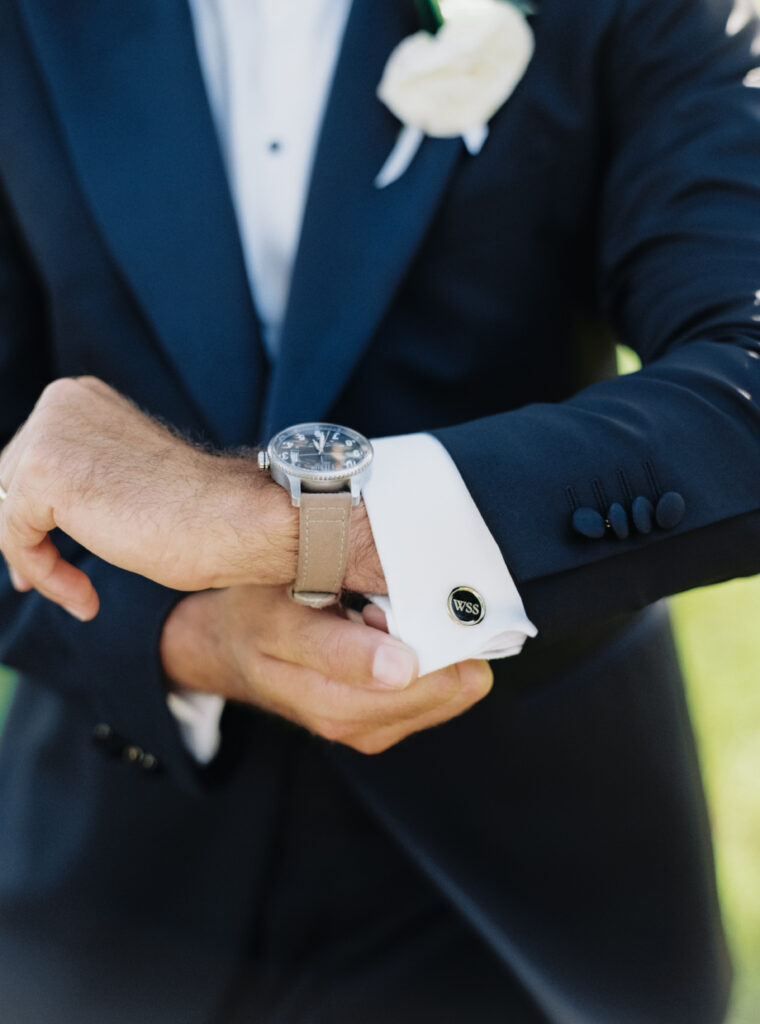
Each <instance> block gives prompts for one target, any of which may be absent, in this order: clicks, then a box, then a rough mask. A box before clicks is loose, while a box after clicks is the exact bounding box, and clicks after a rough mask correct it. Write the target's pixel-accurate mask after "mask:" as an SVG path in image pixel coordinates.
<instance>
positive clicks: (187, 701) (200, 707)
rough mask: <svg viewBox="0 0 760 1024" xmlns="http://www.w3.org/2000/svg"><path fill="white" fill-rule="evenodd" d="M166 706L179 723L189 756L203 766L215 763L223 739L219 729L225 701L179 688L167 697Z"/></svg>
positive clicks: (214, 695)
mask: <svg viewBox="0 0 760 1024" xmlns="http://www.w3.org/2000/svg"><path fill="white" fill-rule="evenodd" d="M166 703H167V704H168V705H169V710H170V711H171V713H172V714H173V715H174V717H175V718H176V720H177V724H178V725H179V731H180V735H181V736H182V740H183V742H184V744H185V747H186V748H187V752H188V753H189V754H191V755H192V756H193V757H194V758H195V760H196V761H197V762H198V763H199V764H209V762H210V761H213V760H214V758H215V757H216V755H217V753H218V752H219V745H220V743H221V738H222V737H221V730H220V728H219V726H220V723H221V720H222V712H223V711H224V704H225V701H224V698H223V697H217V695H216V694H214V693H199V692H197V691H195V690H185V689H183V688H182V687H179V688H177V690H175V691H174V692H173V693H170V694H169V695H168V696H167V698H166Z"/></svg>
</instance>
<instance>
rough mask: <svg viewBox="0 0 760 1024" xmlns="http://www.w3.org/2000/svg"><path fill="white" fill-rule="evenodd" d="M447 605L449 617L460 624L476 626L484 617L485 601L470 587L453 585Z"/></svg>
mask: <svg viewBox="0 0 760 1024" xmlns="http://www.w3.org/2000/svg"><path fill="white" fill-rule="evenodd" d="M447 607H448V611H449V615H450V616H451V618H452V619H453V620H454V622H458V623H459V625H460V626H477V624H478V623H479V622H482V621H483V619H484V618H485V617H486V603H485V601H484V600H483V598H482V597H481V596H480V594H479V593H478V592H477V590H473V589H472V587H454V589H453V590H452V591H451V593H450V594H449V599H448V601H447Z"/></svg>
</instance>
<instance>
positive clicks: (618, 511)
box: [607, 501, 630, 540]
mask: <svg viewBox="0 0 760 1024" xmlns="http://www.w3.org/2000/svg"><path fill="white" fill-rule="evenodd" d="M607 519H608V521H609V524H610V526H611V527H612V532H613V533H614V534H615V536H616V537H617V538H618V540H625V539H626V537H627V536H628V534H629V533H630V527H629V526H628V515H627V514H626V511H625V509H624V508H623V506H622V505H621V504H620V502H617V501H615V502H613V503H612V505H610V508H609V511H608V513H607Z"/></svg>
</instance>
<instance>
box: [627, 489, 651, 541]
mask: <svg viewBox="0 0 760 1024" xmlns="http://www.w3.org/2000/svg"><path fill="white" fill-rule="evenodd" d="M631 514H632V515H633V525H634V526H635V527H636V529H637V530H638V531H639V533H643V534H644V535H646V534H648V533H651V532H652V525H653V523H654V505H653V504H652V502H651V501H650V500H649V498H641V497H639V498H635V499H634V502H633V506H632V508H631Z"/></svg>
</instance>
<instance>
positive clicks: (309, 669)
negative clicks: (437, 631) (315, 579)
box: [161, 586, 493, 754]
mask: <svg viewBox="0 0 760 1024" xmlns="http://www.w3.org/2000/svg"><path fill="white" fill-rule="evenodd" d="M384 628H385V620H384V616H383V615H382V612H381V611H380V610H379V609H378V608H376V607H374V606H368V607H367V608H366V609H365V611H364V621H363V622H357V621H349V620H348V619H347V618H344V617H343V616H342V615H341V614H340V613H339V612H338V611H314V610H312V609H309V608H304V607H302V606H301V605H297V604H295V603H294V602H293V601H291V600H290V599H289V598H288V597H287V592H286V590H285V588H283V587H255V586H253V587H251V586H247V587H232V588H230V589H227V590H216V591H207V592H205V593H201V594H193V595H192V596H190V597H187V598H185V599H183V600H182V601H181V602H180V603H179V604H178V605H177V607H176V608H175V609H174V612H173V613H172V614H171V615H170V616H169V619H168V621H167V623H166V626H165V628H164V633H163V637H162V643H161V654H162V658H163V662H164V667H165V670H166V673H167V675H168V676H169V678H170V679H172V680H173V681H174V682H175V683H177V684H180V685H181V686H183V687H185V688H190V689H195V690H200V691H203V692H206V693H217V694H219V695H220V696H222V697H225V698H227V699H233V700H238V701H243V702H245V703H247V704H251V705H253V706H255V707H258V708H261V709H262V710H264V711H269V712H272V713H273V714H276V715H280V716H281V717H283V718H286V719H288V720H289V721H291V722H295V723H296V724H298V725H301V726H303V727H304V728H306V729H308V730H309V731H310V732H313V733H316V734H317V735H319V736H322V737H323V738H324V739H328V740H333V741H335V742H338V743H343V744H345V745H347V746H349V747H353V749H354V750H358V751H360V752H362V753H365V754H374V753H379V752H381V751H383V750H387V749H388V748H389V747H392V746H394V745H395V744H396V743H399V742H400V741H401V740H403V739H405V738H406V737H407V736H409V735H411V734H412V733H415V732H419V731H420V730H422V729H429V728H431V727H432V726H434V725H438V724H440V723H442V722H446V721H448V720H449V719H451V718H454V717H456V716H457V715H460V714H462V712H464V711H466V710H467V709H468V708H469V707H471V706H472V705H473V704H475V703H476V702H477V701H479V700H481V699H482V698H483V697H485V696H486V694H487V693H488V692H489V691H490V689H491V686H492V684H493V674H492V672H491V669H490V666H489V665H488V662H485V661H466V662H462V663H461V664H459V665H452V666H450V667H448V668H445V669H442V670H441V671H439V672H434V673H431V674H430V675H428V676H423V677H421V678H417V677H416V676H417V660H416V657H415V655H414V652H413V651H412V650H411V649H410V648H408V647H406V646H405V645H404V644H402V643H401V642H400V641H398V640H395V639H393V638H392V637H389V636H388V635H387V633H386V632H384Z"/></svg>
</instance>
